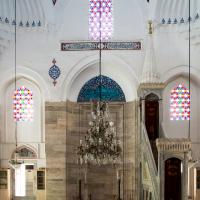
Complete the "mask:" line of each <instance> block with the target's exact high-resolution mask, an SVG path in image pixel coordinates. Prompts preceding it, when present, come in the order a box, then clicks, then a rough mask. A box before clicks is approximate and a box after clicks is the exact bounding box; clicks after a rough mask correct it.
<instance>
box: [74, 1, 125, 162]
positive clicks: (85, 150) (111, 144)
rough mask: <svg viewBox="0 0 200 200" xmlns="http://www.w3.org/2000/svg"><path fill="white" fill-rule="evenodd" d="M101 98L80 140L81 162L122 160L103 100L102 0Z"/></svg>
mask: <svg viewBox="0 0 200 200" xmlns="http://www.w3.org/2000/svg"><path fill="white" fill-rule="evenodd" d="M99 8H100V9H99V10H100V12H99V14H100V16H99V44H98V46H99V80H100V81H99V82H100V84H99V99H98V101H93V102H92V105H91V118H92V120H91V121H89V126H90V127H89V129H88V130H87V134H86V135H85V139H84V141H82V140H80V145H79V146H78V152H77V154H78V155H79V158H80V163H81V164H82V163H91V164H98V165H104V164H109V163H110V164H115V163H118V162H119V161H120V155H121V152H122V149H121V146H120V141H119V138H118V136H117V133H116V129H115V127H114V122H113V121H112V120H110V113H109V106H108V102H105V101H102V74H101V65H102V62H101V57H102V47H101V46H102V35H101V22H102V21H101V20H102V18H101V12H102V6H101V0H100V1H99Z"/></svg>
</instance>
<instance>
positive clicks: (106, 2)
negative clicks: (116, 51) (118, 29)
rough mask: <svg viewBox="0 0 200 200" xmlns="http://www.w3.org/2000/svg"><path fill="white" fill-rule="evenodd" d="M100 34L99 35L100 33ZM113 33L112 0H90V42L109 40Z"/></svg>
mask: <svg viewBox="0 0 200 200" xmlns="http://www.w3.org/2000/svg"><path fill="white" fill-rule="evenodd" d="M100 32H101V33H100ZM112 33H113V17H112V0H90V5H89V37H90V39H92V40H99V39H100V34H101V39H102V40H108V39H111V37H112Z"/></svg>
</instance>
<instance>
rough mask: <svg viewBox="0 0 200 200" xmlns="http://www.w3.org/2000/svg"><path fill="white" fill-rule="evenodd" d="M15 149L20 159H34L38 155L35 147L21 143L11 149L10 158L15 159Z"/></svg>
mask: <svg viewBox="0 0 200 200" xmlns="http://www.w3.org/2000/svg"><path fill="white" fill-rule="evenodd" d="M16 151H17V153H18V155H17V156H18V157H17V158H18V159H20V160H27V159H31V160H35V159H37V157H38V156H37V152H36V150H35V149H33V148H31V147H29V146H27V145H22V146H19V147H18V148H17V149H16V150H15V151H13V153H12V156H11V159H15V153H16Z"/></svg>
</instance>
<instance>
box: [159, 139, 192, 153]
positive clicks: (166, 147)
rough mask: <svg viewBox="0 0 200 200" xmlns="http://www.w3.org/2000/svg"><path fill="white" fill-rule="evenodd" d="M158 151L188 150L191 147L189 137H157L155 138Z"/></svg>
mask: <svg viewBox="0 0 200 200" xmlns="http://www.w3.org/2000/svg"><path fill="white" fill-rule="evenodd" d="M156 146H157V148H158V151H167V152H188V151H190V150H191V148H192V143H191V140H190V139H187V138H159V139H157V140H156Z"/></svg>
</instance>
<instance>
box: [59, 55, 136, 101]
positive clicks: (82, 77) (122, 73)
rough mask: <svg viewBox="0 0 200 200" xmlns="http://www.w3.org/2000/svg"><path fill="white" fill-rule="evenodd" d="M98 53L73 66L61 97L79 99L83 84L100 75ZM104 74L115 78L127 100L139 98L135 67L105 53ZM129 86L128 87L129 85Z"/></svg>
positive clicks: (103, 61)
mask: <svg viewBox="0 0 200 200" xmlns="http://www.w3.org/2000/svg"><path fill="white" fill-rule="evenodd" d="M98 59H99V58H98V55H93V56H89V57H86V58H85V59H83V60H81V61H80V62H79V63H77V64H76V65H74V66H73V67H72V70H71V71H70V72H69V74H68V75H67V76H66V78H65V82H64V85H63V91H66V92H64V93H63V95H62V97H61V99H63V100H66V99H68V100H70V101H74V102H76V101H77V98H78V94H79V91H80V90H81V88H82V86H83V85H84V84H85V83H86V82H87V81H88V80H90V79H91V78H93V77H94V76H98V75H99V71H98V69H99V64H98V62H99V60H98ZM102 75H104V76H107V77H109V78H111V79H113V80H115V81H116V82H117V83H118V84H119V86H120V87H121V89H122V90H123V92H124V95H125V98H126V101H127V102H128V101H133V100H135V99H136V98H137V87H138V78H137V76H136V75H135V72H134V71H133V69H132V68H131V67H130V66H129V65H128V64H127V63H125V62H124V61H123V60H122V59H120V58H118V57H116V56H113V55H110V54H109V53H107V54H105V55H104V56H103V59H102ZM127 86H128V87H127Z"/></svg>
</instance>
